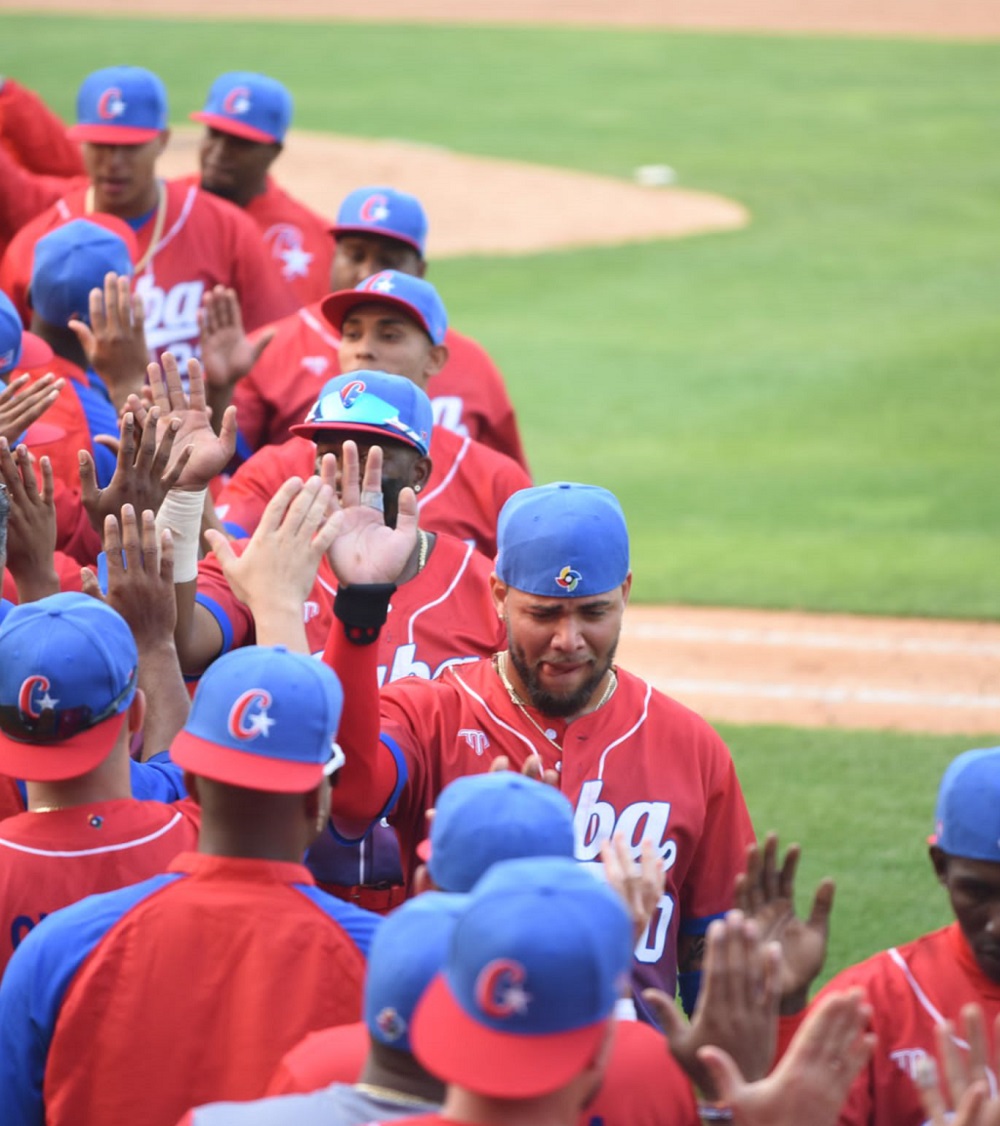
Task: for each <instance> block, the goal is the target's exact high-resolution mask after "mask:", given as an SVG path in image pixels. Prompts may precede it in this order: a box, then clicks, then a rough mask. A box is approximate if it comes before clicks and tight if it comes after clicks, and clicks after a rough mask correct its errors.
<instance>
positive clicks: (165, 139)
mask: <svg viewBox="0 0 1000 1126" xmlns="http://www.w3.org/2000/svg"><path fill="white" fill-rule="evenodd" d="M156 142H157V149H156V155H157V156H160V155H162V153H163V152H164V151H165V149H166V147H167V145H169V144H170V130H169V129H161V130H160V135H159V137H157V138H156Z"/></svg>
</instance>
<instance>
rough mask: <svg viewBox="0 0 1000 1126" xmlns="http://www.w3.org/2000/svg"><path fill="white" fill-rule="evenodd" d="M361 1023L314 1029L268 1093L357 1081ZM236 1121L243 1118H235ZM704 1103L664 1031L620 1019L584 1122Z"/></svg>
mask: <svg viewBox="0 0 1000 1126" xmlns="http://www.w3.org/2000/svg"><path fill="white" fill-rule="evenodd" d="M369 1043H370V1040H369V1036H368V1028H367V1027H366V1025H365V1024H364V1023H363V1022H361V1023H358V1024H343V1025H341V1026H340V1027H339V1028H324V1029H323V1030H322V1031H321V1032H311V1033H310V1034H309V1035H308V1036H307V1037H306V1038H305V1039H304V1040H303V1041H302V1042H301V1043H299V1044H296V1046H295V1047H294V1048H293V1049H292V1050H291V1051H290V1052H287V1053H286V1054H285V1056H284V1057H283V1059H282V1060H281V1063H280V1064H278V1068H277V1070H276V1071H275V1073H274V1075H273V1076H272V1077H271V1082H270V1083H269V1084H268V1086H267V1091H266V1092H265V1095H293V1094H305V1093H306V1092H308V1091H318V1090H320V1088H322V1087H327V1086H329V1085H330V1084H331V1083H357V1082H358V1080H359V1079H360V1077H361V1069H362V1067H363V1066H364V1062H365V1058H366V1056H367V1054H368V1046H369ZM234 1121H238V1120H235V1119H234ZM698 1123H699V1119H698V1103H697V1100H696V1099H695V1095H694V1090H693V1089H692V1087H691V1083H690V1081H689V1080H688V1077H687V1075H686V1074H685V1073H684V1071H683V1070H682V1068H681V1067H680V1065H679V1064H678V1063H677V1061H676V1060H675V1059H674V1057H673V1056H672V1055H671V1054H670V1052H669V1051H668V1050H667V1046H666V1042H665V1041H664V1039H663V1034H662V1033H661V1032H658V1031H657V1030H656V1029H654V1028H652V1027H651V1026H650V1025H648V1024H641V1023H639V1021H634V1020H620V1021H617V1022H616V1024H615V1040H614V1045H613V1047H612V1049H611V1058H610V1059H609V1060H608V1069H607V1071H606V1072H605V1075H604V1082H603V1084H602V1085H601V1090H600V1091H599V1092H598V1095H597V1098H596V1099H595V1100H594V1102H593V1103H592V1104H591V1105H590V1106H589V1107H588V1108H587V1110H586V1111H584V1113H583V1114H582V1115H581V1116H580V1123H579V1126H698Z"/></svg>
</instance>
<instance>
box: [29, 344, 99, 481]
mask: <svg viewBox="0 0 1000 1126" xmlns="http://www.w3.org/2000/svg"><path fill="white" fill-rule="evenodd" d="M22 372H27V374H28V375H29V377H30V378H29V380H28V382H29V383H31V384H33V383H37V382H38V380H39V379H41V378H42V377H43V376H45V375H47V374H48V373H49V372H51V373H52V374H53V375H54V376H56V378H61V379H65V380H66V383H65V386H64V387H63V389H62V390H61V391H60V392H59V398H58V399H56V401H55V402H54V403H53V404H52V406H51V407H49V409H48V410H47V411H46V412H45V414H43V415H42V418H41V421H42V422H44V423H45V424H46V426H52V427H56V428H57V429H58V430H59V431H61V432H62V433H61V435H60V436H59V437H58V439H57V440H55V441H50V442H43V443H39V442H38V441H37V440H35V441H33V440H32V431H31V429H29V430H28V432H27V436H26V437H25V443H26V444H27V446H28V448H29V449H30V450H31V452H32V453H33V454H35V456H36V457H41V455H42V454H45V455H46V456H47V457H48V458H49V460H50V461H51V462H52V472H53V474H54V475H55V477H56V479H57V480H59V481H62V482H63V483H64V484H65V485H67V486H68V487H69V488H71V489H76V490H77V491H79V489H80V465H79V462H78V461H77V452H78V451H79V450H87V451H88V452H89V453H91V454H93V452H94V443H93V439H92V438H91V434H90V423H89V422H88V421H87V415H86V413H85V412H84V409H83V406H82V405H81V403H80V399H79V397H78V396H77V394H76V391H75V390H74V384H77V385H79V386H81V387H87V386H88V381H87V376H86V375H85V374H84V372H83V371H81V369H80V368H78V367H77V366H76V364H74V363H71V362H70V361H69V360H66V359H64V358H63V357H62V356H53V357H52V359H51V360H50V361H49V362H48V363H46V364H41V365H39V366H38V367H34V368H19V369H18V370H17V371H16V372H15V373H14V374H15V375H20V374H21V373H22ZM41 433H42V434H43V435H44V434H45V428H44V427H43V428H41Z"/></svg>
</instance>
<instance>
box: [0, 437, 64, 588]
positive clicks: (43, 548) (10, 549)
mask: <svg viewBox="0 0 1000 1126" xmlns="http://www.w3.org/2000/svg"><path fill="white" fill-rule="evenodd" d="M40 466H41V470H42V488H41V491H39V488H38V480H37V478H36V477H35V467H34V465H33V464H32V458H31V454H30V453H29V452H28V449H27V447H25V446H23V445H22V446H18V447H17V450H16V451H14V452H13V453H11V449H10V446H9V445H8V443H7V439H6V438H0V481H2V482H3V484H4V486H5V487H6V489H7V495H8V498H9V500H10V512H9V514H8V517H7V569H8V570H9V571H10V573H11V574H12V575H13V576H14V582H15V583H16V584H17V593H18V598H19V599H20V601H21V602H34V601H36V600H37V599H39V598H45V597H46V596H47V595H50V594H55V593H57V591H58V590H59V579H58V577H57V575H56V569H55V550H56V510H55V505H54V503H53V494H54V490H55V482H54V480H53V475H52V463H51V462H50V461H49V459H48V458H47V457H43V458H42V459H41V462H40Z"/></svg>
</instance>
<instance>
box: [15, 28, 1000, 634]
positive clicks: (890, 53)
mask: <svg viewBox="0 0 1000 1126" xmlns="http://www.w3.org/2000/svg"><path fill="white" fill-rule="evenodd" d="M3 25H4V31H5V35H6V39H7V41H8V42H11V43H16V44H17V53H16V55H12V56H11V57H10V58H9V59H8V60H7V62H6V63H5V64H4V65H5V67H6V68H7V69H8V71H9V72H10V73H11V74H13V75H14V76H15V77H18V78H21V79H24V80H25V81H27V82H28V83H30V84H31V85H33V86H35V87H36V88H38V89H39V90H40V91H41V92H42V93H43V94H44V95H45V96H46V97H47V98H48V99H50V100H51V102H52V103H53V104H54V105H55V106H56V107H57V108H58V109H59V110H60V111H61V112H63V113H64V114H67V115H68V114H70V113H71V112H72V103H73V95H74V92H75V88H76V86H77V83H78V81H79V80H80V78H81V77H82V76H83V75H84V74H85V73H86V72H87V71H88V70H90V69H92V68H93V67H96V66H98V65H103V64H107V63H111V62H120V61H125V60H127V61H131V62H136V63H142V64H145V65H148V66H151V67H153V68H154V69H156V70H158V71H159V73H160V74H161V75H162V76H163V77H164V78H165V80H166V81H167V83H168V85H169V88H170V92H171V97H172V103H173V107H174V118H175V120H177V121H181V120H183V119H184V117H185V115H186V112H187V111H188V110H190V109H192V108H197V107H198V106H199V105H200V102H201V99H202V97H203V95H204V91H205V89H206V88H207V86H208V84H209V82H210V80H211V79H212V78H213V77H214V76H215V75H216V73H218V72H219V71H221V70H223V69H230V68H236V67H248V68H259V69H264V70H268V71H269V72H271V73H273V74H276V75H277V76H279V77H281V78H282V79H284V80H285V81H286V82H288V83H289V85H290V86H291V87H292V89H293V90H294V92H295V94H296V97H297V100H298V118H297V121H298V124H299V125H301V126H303V127H307V128H312V129H323V128H326V129H330V130H334V131H339V132H344V133H352V134H358V135H371V136H382V137H398V138H408V139H415V140H421V141H427V142H434V143H439V144H443V145H447V146H449V147H453V148H455V149H460V150H464V151H468V152H474V153H482V154H495V155H499V156H504V157H514V158H518V159H524V160H534V161H543V162H548V163H551V164H556V165H564V166H572V167H578V168H585V169H591V170H593V171H596V172H601V173H605V174H607V175H612V176H621V177H627V176H629V175H630V172H631V170H632V168H633V167H634V166H636V165H639V164H646V163H658V162H663V163H667V164H670V165H672V166H673V167H674V168H676V169H677V171H678V173H679V176H680V182H681V184H682V185H683V186H687V187H696V188H702V189H710V190H716V191H719V192H722V193H724V194H727V195H730V196H732V197H735V198H737V199H739V200H741V201H742V202H744V203H745V204H746V205H747V206H748V207H749V208H750V209H751V211H752V212H753V217H754V220H753V224H752V225H751V227H750V228H748V229H747V230H746V231H743V232H739V233H736V234H727V235H719V236H713V237H704V238H696V239H689V240H684V241H680V242H659V243H650V244H645V245H639V246H629V247H622V248H617V249H610V250H607V249H605V250H588V251H577V252H573V253H561V254H550V255H544V256H537V257H531V258H519V259H496V258H493V259H465V260H459V261H450V262H441V263H438V264H436V265H434V267H433V270H432V276H433V278H434V279H435V280H436V281H437V282H438V284H439V285H440V287H441V290H442V292H443V294H444V296H445V299H446V301H447V303H448V306H449V309H450V312H451V314H452V319H453V322H454V323H455V324H456V325H458V326H459V327H460V328H462V329H463V330H465V331H467V332H470V333H472V334H473V335H476V336H477V337H479V338H480V339H481V340H482V341H483V342H484V343H485V344H486V345H487V346H488V347H489V348H490V350H491V351H492V352H493V354H494V355H495V356H496V357H497V359H498V360H499V362H500V364H501V366H502V368H503V370H504V371H505V373H506V375H507V378H508V382H509V385H510V388H511V391H512V394H513V397H514V399H515V402H516V404H517V406H518V409H519V412H520V416H521V419H522V422H523V429H524V434H525V438H526V442H527V446H528V450H529V454H530V457H531V460H532V464H533V468H534V470H535V473H536V477H537V478H538V479H539V480H549V479H553V478H555V477H568V478H578V479H580V478H582V479H587V480H593V481H601V482H604V483H607V484H609V485H610V486H612V487H613V488H614V489H615V490H616V491H617V492H618V493H619V495H620V497H621V499H622V501H623V502H624V504H625V507H626V510H627V512H628V514H629V517H630V520H631V526H632V530H633V534H634V559H635V567H636V585H635V593H636V596H637V597H638V598H640V599H643V600H647V601H659V600H671V601H684V602H692V603H716V604H733V605H754V606H776V607H809V608H814V609H832V610H856V611H862V612H883V613H890V612H891V613H903V614H932V615H956V616H988V617H996V616H997V615H998V614H1000V583H998V582H997V581H996V580H995V578H994V574H995V562H994V561H995V558H996V554H997V549H998V546H1000V539H998V534H997V526H998V516H1000V513H998V503H997V499H996V490H995V487H994V486H995V480H996V461H997V458H996V437H995V436H996V434H997V432H998V424H1000V395H998V394H997V393H996V367H997V360H998V356H1000V318H998V316H997V309H998V307H1000V265H998V263H1000V224H998V223H997V221H996V216H997V200H998V199H1000V146H998V145H997V143H996V106H995V97H994V88H995V81H994V79H995V75H996V73H997V71H998V69H1000V44H992V45H991V44H978V45H976V44H947V43H921V42H912V41H909V42H892V41H886V40H877V41H876V40H872V41H864V40H857V39H852V40H836V39H812V40H810V39H797V38H791V37H781V38H778V37H773V38H767V37H760V36H743V37H737V36H709V35H694V34H685V35H679V34H668V33H659V32H650V31H643V32H624V31H608V30H601V31H588V30H531V29H486V28H476V29H457V28H437V27H429V26H421V27H388V26H378V27H369V26H364V25H325V26H321V25H304V24H301V23H290V24H285V25H282V24H278V23H271V24H258V25H255V24H243V23H241V24H239V25H237V24H218V23H210V22H209V23H180V22H153V21H139V22H121V21H109V20H87V19H81V18H72V19H70V18H66V19H62V18H60V19H55V18H47V19H46V18H33V17H29V16H23V17H22V16H10V15H5V17H4V20H3ZM334 203H335V201H332V200H331V207H332V206H333V205H334ZM531 205H532V201H531V200H530V199H526V200H525V201H524V206H525V208H530V207H531ZM433 218H434V217H433V216H432V220H433Z"/></svg>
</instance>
